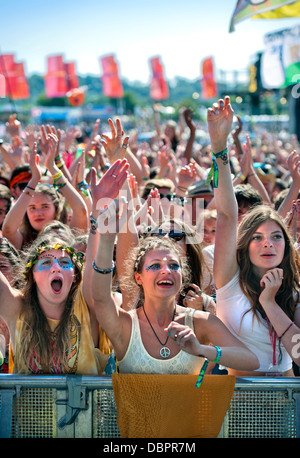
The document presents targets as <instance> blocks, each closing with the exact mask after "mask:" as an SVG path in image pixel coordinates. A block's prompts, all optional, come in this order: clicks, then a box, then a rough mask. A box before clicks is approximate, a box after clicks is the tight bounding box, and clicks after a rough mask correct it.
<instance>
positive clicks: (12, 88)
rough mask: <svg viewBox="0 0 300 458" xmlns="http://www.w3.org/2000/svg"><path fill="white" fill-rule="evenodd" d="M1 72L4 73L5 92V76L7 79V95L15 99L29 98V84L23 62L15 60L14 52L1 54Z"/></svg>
mask: <svg viewBox="0 0 300 458" xmlns="http://www.w3.org/2000/svg"><path fill="white" fill-rule="evenodd" d="M0 74H1V75H2V90H1V94H3V77H4V79H5V95H2V97H5V96H6V97H9V98H11V99H13V100H17V99H28V98H29V86H28V82H27V78H26V75H25V71H24V64H23V63H22V62H15V58H14V54H2V55H1V56H0Z"/></svg>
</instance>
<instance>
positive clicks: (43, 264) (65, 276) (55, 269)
mask: <svg viewBox="0 0 300 458" xmlns="http://www.w3.org/2000/svg"><path fill="white" fill-rule="evenodd" d="M33 279H34V281H35V282H36V285H37V291H38V297H39V299H41V298H44V299H46V300H49V301H51V302H62V301H64V300H65V299H66V298H67V296H68V294H69V291H70V288H71V286H72V283H73V280H74V265H73V263H72V260H71V258H70V256H69V255H68V254H67V253H66V252H65V251H64V250H49V251H45V253H42V254H41V255H40V256H39V258H38V262H37V263H36V264H35V265H34V267H33Z"/></svg>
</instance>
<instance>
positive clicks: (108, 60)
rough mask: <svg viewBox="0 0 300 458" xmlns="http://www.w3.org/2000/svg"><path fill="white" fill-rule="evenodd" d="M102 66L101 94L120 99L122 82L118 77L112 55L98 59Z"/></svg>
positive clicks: (122, 93) (116, 65)
mask: <svg viewBox="0 0 300 458" xmlns="http://www.w3.org/2000/svg"><path fill="white" fill-rule="evenodd" d="M100 61H101V64H102V70H103V74H102V87H103V89H102V90H103V94H104V95H106V96H107V97H112V98H114V99H120V98H122V97H123V95H124V91H123V85H122V81H121V79H120V77H119V69H118V64H117V62H116V61H115V58H114V56H113V55H110V56H104V57H101V59H100Z"/></svg>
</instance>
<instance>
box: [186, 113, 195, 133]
mask: <svg viewBox="0 0 300 458" xmlns="http://www.w3.org/2000/svg"><path fill="white" fill-rule="evenodd" d="M183 116H184V120H185V122H186V125H187V126H188V128H189V129H190V130H192V131H195V130H196V126H195V123H194V121H193V112H192V110H191V109H190V108H186V109H185V110H184V112H183Z"/></svg>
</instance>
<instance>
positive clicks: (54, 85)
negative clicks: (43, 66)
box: [44, 56, 68, 98]
mask: <svg viewBox="0 0 300 458" xmlns="http://www.w3.org/2000/svg"><path fill="white" fill-rule="evenodd" d="M44 81H45V91H46V97H48V98H52V97H65V95H66V93H67V91H68V86H67V72H66V68H65V64H64V62H63V56H49V57H48V58H47V74H46V75H45V77H44Z"/></svg>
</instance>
